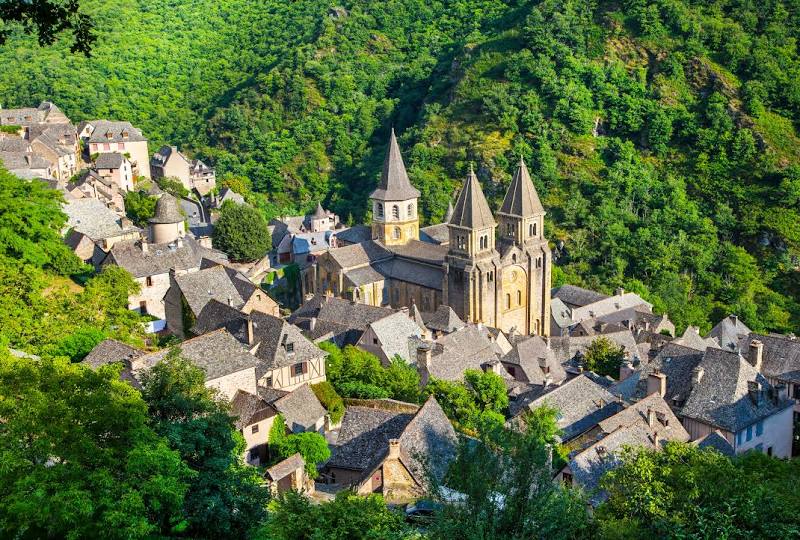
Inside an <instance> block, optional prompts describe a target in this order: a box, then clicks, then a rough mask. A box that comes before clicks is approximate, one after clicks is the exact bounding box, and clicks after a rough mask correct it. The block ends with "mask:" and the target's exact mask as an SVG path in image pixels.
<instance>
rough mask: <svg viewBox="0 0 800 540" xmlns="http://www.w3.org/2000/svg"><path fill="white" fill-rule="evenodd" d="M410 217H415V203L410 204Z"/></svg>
mask: <svg viewBox="0 0 800 540" xmlns="http://www.w3.org/2000/svg"><path fill="white" fill-rule="evenodd" d="M408 217H414V203H408Z"/></svg>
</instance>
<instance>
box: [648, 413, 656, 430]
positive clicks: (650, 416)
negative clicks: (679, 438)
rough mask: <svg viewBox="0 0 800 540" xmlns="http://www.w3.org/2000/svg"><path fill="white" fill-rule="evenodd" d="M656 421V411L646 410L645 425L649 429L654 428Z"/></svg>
mask: <svg viewBox="0 0 800 540" xmlns="http://www.w3.org/2000/svg"><path fill="white" fill-rule="evenodd" d="M656 421H657V419H656V411H654V410H653V409H650V408H648V409H647V425H648V426H650V427H651V428H654V427H656Z"/></svg>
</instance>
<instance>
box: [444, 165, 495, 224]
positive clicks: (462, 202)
mask: <svg viewBox="0 0 800 540" xmlns="http://www.w3.org/2000/svg"><path fill="white" fill-rule="evenodd" d="M449 223H450V225H454V226H457V227H464V228H467V229H482V228H486V227H494V226H495V225H496V223H495V220H494V217H493V216H492V211H491V209H489V203H488V202H486V197H485V196H484V195H483V190H482V189H481V184H480V182H478V177H477V176H475V172H474V171H473V170H472V168H471V167H470V170H469V174H467V179H466V181H465V182H464V185H463V187H462V188H461V192H460V193H459V194H458V199H456V205H455V207H454V208H453V215H452V216H451V217H450V221H449Z"/></svg>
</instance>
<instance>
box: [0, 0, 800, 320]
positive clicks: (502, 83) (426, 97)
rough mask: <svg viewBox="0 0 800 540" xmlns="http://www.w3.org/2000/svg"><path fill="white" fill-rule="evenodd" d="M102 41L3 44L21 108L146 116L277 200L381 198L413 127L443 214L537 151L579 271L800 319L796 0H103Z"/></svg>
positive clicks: (0, 58) (675, 304) (6, 71)
mask: <svg viewBox="0 0 800 540" xmlns="http://www.w3.org/2000/svg"><path fill="white" fill-rule="evenodd" d="M84 9H85V10H86V11H87V12H88V13H91V14H93V15H94V17H95V22H96V25H97V28H96V31H97V33H98V41H97V43H96V44H95V45H94V52H93V58H91V59H86V58H84V57H83V56H79V55H72V54H70V53H69V52H68V49H69V42H68V40H65V41H64V42H63V43H59V44H57V45H55V46H53V47H50V48H38V47H36V45H35V44H34V42H35V40H34V39H32V38H30V37H24V36H16V37H14V38H13V39H11V40H9V42H8V43H7V44H6V46H5V47H4V48H0V65H2V66H3V69H2V70H0V96H2V98H1V99H2V104H3V106H22V105H30V104H32V103H36V102H38V101H39V100H42V99H52V100H54V101H55V102H57V103H58V105H59V106H60V107H61V108H62V109H64V111H65V112H66V113H67V114H68V115H70V116H71V117H72V118H73V119H74V120H76V121H79V120H82V119H85V118H89V117H116V118H120V119H123V118H124V119H128V120H130V121H132V122H133V123H134V124H136V125H138V126H139V127H140V128H142V129H143V130H144V132H145V133H146V134H147V135H148V136H149V137H150V139H151V142H152V144H153V146H154V147H156V146H157V145H158V144H160V143H163V142H169V143H172V144H181V145H183V146H186V147H188V148H189V149H191V150H193V151H194V152H196V153H197V154H198V155H199V156H201V157H205V158H207V159H209V161H211V162H212V163H213V164H214V165H216V167H217V168H218V172H219V173H222V174H229V175H234V176H236V177H246V178H248V179H249V180H250V181H251V182H252V186H253V189H254V190H255V191H257V192H260V193H263V194H265V197H263V198H262V200H261V202H262V204H261V207H262V208H263V209H264V210H265V211H267V212H268V213H269V212H271V213H273V214H274V213H278V212H284V211H288V210H302V209H308V208H310V207H311V206H312V205H313V203H314V202H315V201H316V200H317V199H320V198H321V199H323V200H324V202H325V203H326V204H328V205H330V207H332V209H334V210H335V211H337V213H339V214H340V215H342V216H343V217H345V218H348V219H352V220H355V221H359V220H361V219H364V218H365V217H367V216H366V215H365V214H366V208H367V206H366V204H365V203H366V196H367V195H368V193H369V191H370V189H371V188H372V186H373V185H374V182H375V180H376V177H377V175H378V174H379V169H380V163H381V160H382V157H383V151H384V145H385V143H386V139H387V134H388V131H389V128H390V126H391V125H394V126H395V127H396V129H397V131H398V133H399V134H400V141H401V146H402V147H403V149H404V153H405V157H406V162H407V165H408V166H409V174H410V176H411V179H412V182H414V183H415V185H416V186H417V187H418V188H419V189H420V191H421V192H422V194H423V195H422V200H421V204H422V209H423V212H424V215H425V219H426V220H427V221H429V222H436V221H437V220H440V219H441V218H442V216H443V214H444V210H445V208H446V206H447V201H448V198H450V197H452V196H453V192H454V190H455V189H456V187H457V186H458V185H459V183H460V181H461V179H462V178H463V176H464V174H465V172H466V169H467V167H468V165H469V163H470V162H473V163H474V164H475V166H476V170H477V171H478V175H479V177H480V179H481V181H482V182H483V185H484V189H485V191H486V192H487V195H489V197H490V199H491V201H492V202H493V203H494V204H495V205H496V204H497V203H498V202H499V200H498V199H499V197H501V196H502V193H503V191H504V187H505V186H506V185H507V183H508V181H509V179H510V174H511V172H512V169H513V164H514V162H515V161H516V160H517V155H518V154H521V155H522V156H524V157H525V159H526V160H527V161H528V163H529V164H530V165H531V167H532V173H533V174H534V181H535V182H536V185H537V188H538V189H539V192H540V195H541V196H542V199H543V203H544V205H545V207H546V208H548V210H549V216H548V218H549V219H548V230H547V234H548V235H549V237H550V238H551V240H553V242H554V244H555V243H560V242H561V241H563V242H564V249H563V250H562V256H561V257H560V258H559V260H558V261H557V264H558V269H557V270H556V271H555V272H554V277H555V280H556V282H559V283H560V282H564V281H566V282H571V283H577V284H583V285H586V286H589V287H593V288H600V289H605V290H612V289H613V288H614V287H616V286H624V287H626V288H627V289H630V290H635V291H637V292H640V293H642V294H643V295H644V296H645V297H646V298H647V299H649V300H650V301H652V302H653V303H654V304H655V305H656V308H657V309H659V310H665V311H668V312H669V314H670V316H671V317H672V318H673V319H674V320H675V321H676V323H677V324H678V326H679V330H682V328H683V327H685V326H686V325H687V324H697V325H700V326H701V327H703V329H706V330H707V329H708V328H709V327H710V324H711V323H712V321H714V320H716V319H719V318H720V317H721V316H722V315H724V314H726V313H728V312H736V313H738V314H739V315H740V316H741V317H742V318H743V319H744V320H745V321H746V323H747V324H748V325H750V326H751V328H753V329H754V330H775V331H781V332H788V331H792V330H796V328H797V327H798V324H800V304H799V303H798V301H800V277H799V274H800V272H798V269H797V268H798V265H799V264H800V262H798V255H800V211H799V208H800V138H798V126H800V56H798V45H797V38H798V34H800V5H798V2H797V1H796V0H784V1H779V0H775V1H773V0H766V1H762V2H751V1H746V0H738V1H734V0H731V1H724V0H719V1H715V2H708V1H695V0H656V1H647V0H628V1H621V2H591V1H586V0H573V1H554V0H549V1H542V2H536V1H523V0H517V1H506V2H502V1H500V0H476V1H466V0H461V1H454V2H451V1H437V0H428V1H423V0H394V1H387V2H368V1H363V0H353V1H348V2H342V3H331V2H323V1H321V0H297V1H294V2H278V1H275V0H260V1H258V2H252V1H248V0H214V1H212V0H195V1H192V2H174V1H167V0H104V1H100V0H91V1H90V0H86V1H85V2H84Z"/></svg>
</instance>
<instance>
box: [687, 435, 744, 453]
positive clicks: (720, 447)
mask: <svg viewBox="0 0 800 540" xmlns="http://www.w3.org/2000/svg"><path fill="white" fill-rule="evenodd" d="M694 444H696V445H697V447H698V448H700V449H702V450H705V449H709V448H711V449H714V450H716V451H717V452H719V453H720V454H722V455H723V456H727V457H733V456H734V455H735V454H736V451H735V450H734V449H733V446H731V443H729V442H728V439H726V438H725V437H724V436H723V435H722V433H720V432H719V430H716V429H715V430H714V431H712V432H711V433H709V434H708V435H706V436H704V437H701V438H699V439H697V440H696V441H694Z"/></svg>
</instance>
